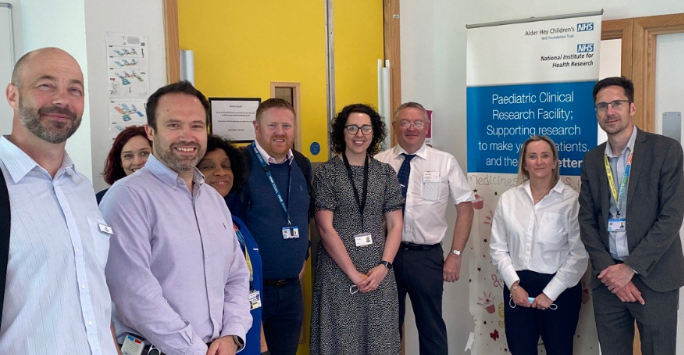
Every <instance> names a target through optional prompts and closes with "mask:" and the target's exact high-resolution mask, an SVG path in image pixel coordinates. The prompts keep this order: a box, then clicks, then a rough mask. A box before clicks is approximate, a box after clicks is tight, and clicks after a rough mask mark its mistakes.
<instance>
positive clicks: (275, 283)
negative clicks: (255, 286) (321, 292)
mask: <svg viewBox="0 0 684 355" xmlns="http://www.w3.org/2000/svg"><path fill="white" fill-rule="evenodd" d="M296 280H297V278H296V277H293V278H291V279H281V280H264V286H271V287H283V286H286V285H289V284H291V283H292V282H294V281H296Z"/></svg>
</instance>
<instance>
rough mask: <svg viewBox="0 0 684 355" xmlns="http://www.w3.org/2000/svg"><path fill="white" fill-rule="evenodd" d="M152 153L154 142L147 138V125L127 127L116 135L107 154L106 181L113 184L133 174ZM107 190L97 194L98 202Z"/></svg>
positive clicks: (104, 173)
mask: <svg viewBox="0 0 684 355" xmlns="http://www.w3.org/2000/svg"><path fill="white" fill-rule="evenodd" d="M150 154H152V143H151V142H150V140H149V139H147V133H146V132H145V127H144V126H129V127H126V128H125V129H124V130H123V131H121V133H119V135H118V136H116V139H114V143H113V144H112V149H110V150H109V154H107V160H105V168H104V172H103V173H102V175H104V180H105V182H106V183H108V184H109V185H113V184H114V183H115V182H116V181H117V180H119V179H121V178H123V177H126V176H128V175H131V174H133V173H134V172H135V171H136V170H138V169H140V168H142V167H143V166H145V163H146V162H147V158H148V157H149V156H150ZM107 190H109V189H104V190H102V191H100V192H98V193H97V194H96V195H95V197H96V198H97V203H98V204H99V203H100V201H101V200H102V197H103V196H104V195H105V193H107Z"/></svg>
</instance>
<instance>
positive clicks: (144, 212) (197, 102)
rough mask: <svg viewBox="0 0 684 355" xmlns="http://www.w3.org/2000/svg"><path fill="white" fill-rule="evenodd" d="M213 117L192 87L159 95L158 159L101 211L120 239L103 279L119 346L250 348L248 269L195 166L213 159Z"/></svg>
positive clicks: (218, 352)
mask: <svg viewBox="0 0 684 355" xmlns="http://www.w3.org/2000/svg"><path fill="white" fill-rule="evenodd" d="M208 110H209V104H208V102H207V100H206V98H205V97H204V95H202V93H200V92H199V91H198V90H197V89H195V88H194V87H193V86H192V85H191V84H190V83H188V82H180V83H176V84H171V85H168V86H165V87H163V88H161V89H159V90H157V92H155V93H154V94H152V96H150V98H149V99H148V101H147V120H148V126H147V127H146V128H147V136H148V138H149V139H150V140H151V141H152V142H153V156H150V158H149V160H148V161H147V164H146V166H145V167H144V168H142V169H140V170H138V171H136V172H135V173H134V174H132V175H130V176H128V177H126V178H124V179H121V180H119V181H117V182H116V183H115V184H114V185H113V186H112V187H111V188H110V189H109V191H108V192H107V194H106V195H105V197H104V199H103V200H102V203H101V204H100V210H101V211H102V215H103V216H104V218H105V220H106V221H107V222H108V223H109V224H110V225H111V226H112V228H113V229H114V230H115V231H116V233H115V234H114V235H113V236H112V239H111V246H110V250H109V261H108V263H107V267H106V270H105V272H106V275H107V282H108V284H109V288H110V292H111V295H112V300H113V301H114V305H115V309H116V312H115V315H114V317H113V319H114V324H115V327H116V334H117V337H118V341H119V343H124V341H125V339H126V337H127V334H131V335H135V336H137V337H139V338H144V340H145V343H146V344H147V346H148V347H149V345H150V344H151V345H154V346H155V347H157V348H159V349H160V350H161V351H162V352H163V353H164V354H179V355H180V354H183V355H185V354H191V355H205V354H206V355H229V354H230V355H232V354H235V353H236V352H237V351H239V350H241V349H242V348H243V347H244V339H245V334H246V333H247V330H248V329H249V327H250V325H251V322H252V319H251V316H250V313H249V309H250V306H249V300H248V292H249V271H248V269H247V265H246V263H245V258H244V256H243V255H242V251H241V249H240V244H239V243H238V241H237V239H236V237H235V233H234V230H233V221H232V218H231V215H230V212H229V211H228V208H227V207H226V203H225V202H224V200H223V198H222V197H221V196H220V195H219V194H218V192H216V190H215V189H213V188H212V187H211V186H208V185H205V184H204V176H203V175H202V174H201V173H200V172H199V170H197V169H196V168H195V166H196V165H197V162H198V161H199V160H200V159H201V158H202V156H204V153H205V151H206V144H207V118H208ZM146 351H147V350H145V351H144V352H143V354H147V352H146Z"/></svg>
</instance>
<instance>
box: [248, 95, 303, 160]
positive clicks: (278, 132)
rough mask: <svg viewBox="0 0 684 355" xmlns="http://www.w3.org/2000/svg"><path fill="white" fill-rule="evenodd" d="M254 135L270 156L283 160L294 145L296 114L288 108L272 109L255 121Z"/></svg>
mask: <svg viewBox="0 0 684 355" xmlns="http://www.w3.org/2000/svg"><path fill="white" fill-rule="evenodd" d="M254 133H255V134H256V140H257V142H259V145H260V146H261V147H262V148H264V150H265V151H266V153H268V155H270V156H272V157H273V158H275V159H276V160H280V159H283V158H285V157H286V156H287V152H288V151H289V150H290V149H292V146H293V144H294V135H295V117H294V114H292V111H290V110H288V109H286V108H281V107H274V108H270V109H268V110H266V111H264V112H263V113H262V115H261V118H259V119H258V120H256V121H254Z"/></svg>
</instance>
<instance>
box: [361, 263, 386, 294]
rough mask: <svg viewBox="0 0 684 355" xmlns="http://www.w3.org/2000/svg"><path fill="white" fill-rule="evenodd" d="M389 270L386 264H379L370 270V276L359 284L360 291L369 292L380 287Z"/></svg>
mask: <svg viewBox="0 0 684 355" xmlns="http://www.w3.org/2000/svg"><path fill="white" fill-rule="evenodd" d="M388 272H389V270H387V267H385V265H378V266H376V267H374V268H372V269H370V270H368V277H367V278H366V279H365V280H363V281H361V282H360V283H358V284H357V285H358V286H359V292H361V293H367V292H371V291H375V290H377V289H378V287H380V283H381V282H382V280H384V279H385V276H387V273H388Z"/></svg>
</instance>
